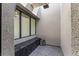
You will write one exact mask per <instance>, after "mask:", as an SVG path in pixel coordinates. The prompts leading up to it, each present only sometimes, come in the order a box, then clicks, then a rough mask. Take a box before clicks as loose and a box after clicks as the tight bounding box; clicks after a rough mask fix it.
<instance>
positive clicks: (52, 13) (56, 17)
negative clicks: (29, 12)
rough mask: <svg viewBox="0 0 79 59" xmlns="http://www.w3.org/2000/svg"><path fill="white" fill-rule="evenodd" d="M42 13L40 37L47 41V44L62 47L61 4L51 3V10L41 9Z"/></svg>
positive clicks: (39, 29) (39, 27)
mask: <svg viewBox="0 0 79 59" xmlns="http://www.w3.org/2000/svg"><path fill="white" fill-rule="evenodd" d="M40 11H41V12H40V20H39V21H38V25H37V35H38V37H40V38H42V39H44V40H46V44H49V45H56V46H60V4H57V3H56V4H55V3H50V4H49V8H47V9H43V8H42V7H41V8H40Z"/></svg>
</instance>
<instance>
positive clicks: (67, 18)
mask: <svg viewBox="0 0 79 59" xmlns="http://www.w3.org/2000/svg"><path fill="white" fill-rule="evenodd" d="M61 48H62V50H63V53H64V55H71V4H66V3H65V4H61Z"/></svg>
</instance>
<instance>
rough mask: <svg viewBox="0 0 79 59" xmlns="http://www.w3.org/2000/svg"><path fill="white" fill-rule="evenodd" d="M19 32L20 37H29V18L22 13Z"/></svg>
mask: <svg viewBox="0 0 79 59" xmlns="http://www.w3.org/2000/svg"><path fill="white" fill-rule="evenodd" d="M21 22H22V23H21V25H22V26H21V29H22V30H21V32H22V37H24V36H29V16H27V15H25V14H23V13H22V19H21Z"/></svg>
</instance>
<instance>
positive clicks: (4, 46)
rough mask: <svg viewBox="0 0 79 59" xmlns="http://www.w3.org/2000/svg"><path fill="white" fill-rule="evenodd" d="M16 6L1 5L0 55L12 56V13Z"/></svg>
mask: <svg viewBox="0 0 79 59" xmlns="http://www.w3.org/2000/svg"><path fill="white" fill-rule="evenodd" d="M15 5H16V4H10V3H9V4H8V3H7V4H6V3H5V4H4V3H3V4H2V29H1V30H2V39H1V41H2V42H1V54H2V55H3V56H13V55H14V17H13V16H14V12H15Z"/></svg>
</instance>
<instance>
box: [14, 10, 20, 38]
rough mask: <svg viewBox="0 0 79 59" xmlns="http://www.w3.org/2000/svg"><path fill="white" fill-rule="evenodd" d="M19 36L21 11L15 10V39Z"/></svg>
mask: <svg viewBox="0 0 79 59" xmlns="http://www.w3.org/2000/svg"><path fill="white" fill-rule="evenodd" d="M16 38H19V11H15V16H14V39H16Z"/></svg>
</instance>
